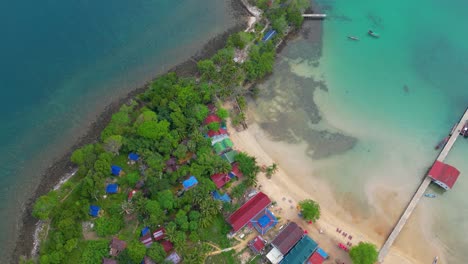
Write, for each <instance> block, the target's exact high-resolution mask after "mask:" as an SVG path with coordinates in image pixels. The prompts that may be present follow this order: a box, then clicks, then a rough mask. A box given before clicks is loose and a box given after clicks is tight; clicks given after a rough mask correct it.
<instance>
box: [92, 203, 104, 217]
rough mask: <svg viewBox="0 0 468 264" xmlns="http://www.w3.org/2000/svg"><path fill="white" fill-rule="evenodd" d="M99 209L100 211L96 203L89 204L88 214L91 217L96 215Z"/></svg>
mask: <svg viewBox="0 0 468 264" xmlns="http://www.w3.org/2000/svg"><path fill="white" fill-rule="evenodd" d="M100 211H101V207H99V206H97V205H90V206H89V215H91V216H92V217H98V216H99V212H100Z"/></svg>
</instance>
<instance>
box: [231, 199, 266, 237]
mask: <svg viewBox="0 0 468 264" xmlns="http://www.w3.org/2000/svg"><path fill="white" fill-rule="evenodd" d="M270 203H271V200H270V198H268V196H267V195H266V194H264V193H262V192H259V193H257V194H256V195H255V196H254V197H252V198H250V200H248V201H247V202H246V203H244V204H243V205H242V206H241V207H240V208H239V209H237V210H236V211H235V212H234V213H232V214H231V215H230V216H229V218H228V220H227V221H228V223H229V224H230V225H231V226H232V230H233V233H235V232H237V231H239V230H240V229H241V228H242V227H244V226H245V225H246V224H248V223H249V222H250V220H251V219H252V218H254V217H255V216H256V215H258V214H259V213H260V212H262V211H263V210H264V209H265V208H266V207H267V206H268V205H270Z"/></svg>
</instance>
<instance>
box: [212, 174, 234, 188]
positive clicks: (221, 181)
mask: <svg viewBox="0 0 468 264" xmlns="http://www.w3.org/2000/svg"><path fill="white" fill-rule="evenodd" d="M211 180H212V181H213V182H214V184H215V185H216V187H218V189H219V188H221V187H223V186H224V185H226V183H228V182H229V181H230V180H231V178H229V175H227V174H226V173H216V174H214V175H212V176H211Z"/></svg>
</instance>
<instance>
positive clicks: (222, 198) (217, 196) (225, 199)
mask: <svg viewBox="0 0 468 264" xmlns="http://www.w3.org/2000/svg"><path fill="white" fill-rule="evenodd" d="M211 194H212V195H213V199H215V200H219V201H221V202H224V203H230V202H231V197H229V195H228V194H227V193H225V194H223V195H221V194H220V193H219V192H218V191H214V192H212V193H211Z"/></svg>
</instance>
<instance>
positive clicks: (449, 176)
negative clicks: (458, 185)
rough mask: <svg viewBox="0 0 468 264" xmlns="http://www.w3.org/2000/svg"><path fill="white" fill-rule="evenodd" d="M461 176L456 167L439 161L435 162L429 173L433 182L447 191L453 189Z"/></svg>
mask: <svg viewBox="0 0 468 264" xmlns="http://www.w3.org/2000/svg"><path fill="white" fill-rule="evenodd" d="M459 175H460V171H459V170H457V169H456V168H455V167H453V166H450V165H448V164H445V163H443V162H440V161H438V160H436V161H435V162H434V164H433V165H432V168H431V169H430V170H429V173H428V176H429V177H431V179H432V181H433V182H434V183H435V184H437V185H439V186H440V187H442V188H444V189H445V190H449V189H452V188H453V185H455V182H456V181H457V179H458V176H459Z"/></svg>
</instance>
